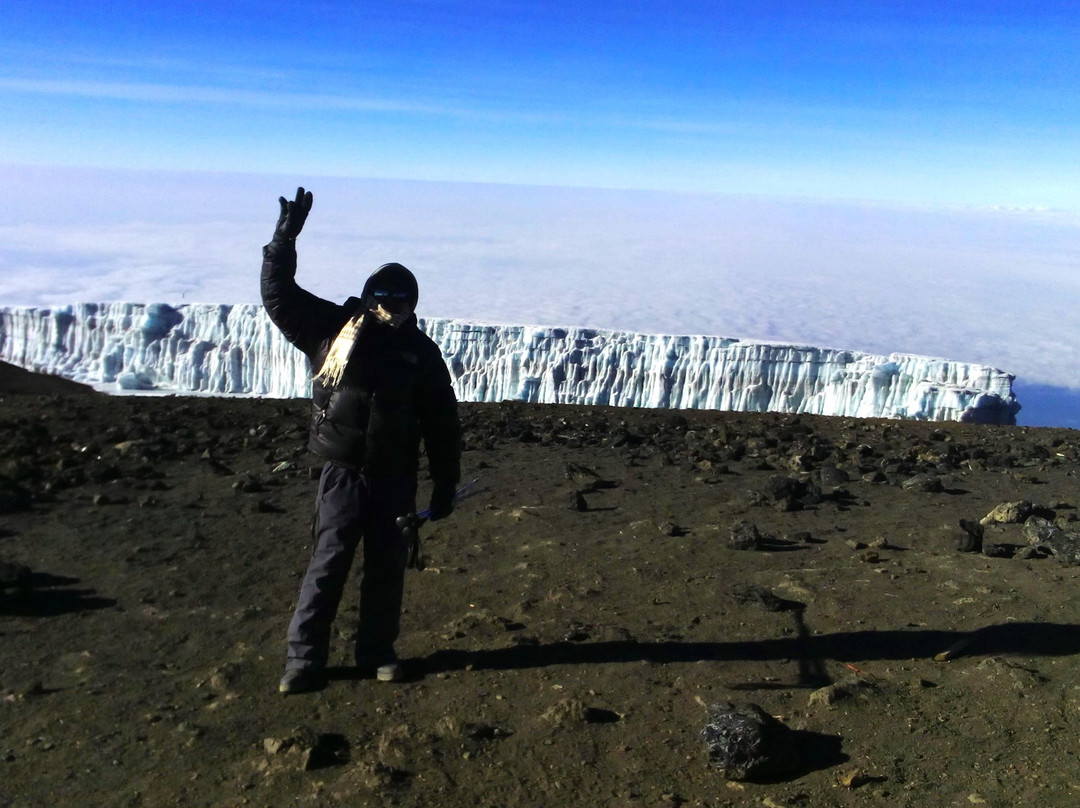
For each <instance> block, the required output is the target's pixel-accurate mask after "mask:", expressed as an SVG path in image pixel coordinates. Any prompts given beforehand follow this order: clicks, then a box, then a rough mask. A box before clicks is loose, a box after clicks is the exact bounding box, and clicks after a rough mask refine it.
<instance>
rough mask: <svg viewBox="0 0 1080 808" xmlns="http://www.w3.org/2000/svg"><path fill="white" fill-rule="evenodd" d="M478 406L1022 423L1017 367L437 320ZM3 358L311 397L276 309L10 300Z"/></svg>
mask: <svg viewBox="0 0 1080 808" xmlns="http://www.w3.org/2000/svg"><path fill="white" fill-rule="evenodd" d="M419 324H420V328H421V329H422V330H423V331H424V332H425V333H426V334H428V336H430V337H431V338H432V339H433V340H434V341H435V342H436V343H437V344H438V345H439V347H440V348H441V349H442V352H443V357H444V358H445V360H446V363H447V366H448V367H449V368H450V371H451V376H452V377H453V380H454V387H455V390H456V392H457V395H458V398H459V399H460V400H462V401H504V400H515V401H530V402H539V403H564V404H594V405H612V406H620V407H666V408H673V409H717V410H737V411H749V412H788V413H812V414H818V415H847V416H856V417H885V418H913V419H923V420H937V421H944V420H965V421H976V422H983V423H1010V424H1011V423H1015V418H1016V413H1017V412H1018V411H1019V409H1020V405H1019V404H1018V403H1017V402H1016V399H1015V396H1014V395H1013V392H1012V381H1013V377H1012V376H1011V375H1009V374H1008V373H1005V372H1004V371H1001V370H998V369H996V368H992V367H988V366H985V365H976V364H969V363H964V362H955V361H949V360H946V359H935V358H931V357H925V356H916V355H912V354H890V355H889V356H880V355H872V354H865V353H860V352H857V351H845V350H834V349H830V348H816V347H810V346H804V345H782V344H777V343H768V342H755V341H748V340H737V339H728V338H723V337H710V336H667V335H660V334H636V333H628V332H621V331H606V330H598V329H588V328H554V327H541V326H511V325H483V324H475V323H467V322H463V321H460V320H450V319H436V318H421V319H420V321H419ZM0 359H3V360H5V361H8V362H11V363H13V364H16V365H19V366H21V367H24V368H28V369H30V370H35V371H39V372H47V373H53V374H58V375H60V376H64V377H67V378H69V379H73V380H75V381H80V382H84V383H87V384H92V385H94V386H95V387H97V388H98V389H102V390H106V391H112V392H124V391H128V392H130V391H138V390H157V391H164V392H174V393H180V394H189V393H208V394H218V395H254V396H266V397H277V398H294V397H306V396H308V395H310V388H311V383H310V369H309V367H308V362H307V359H306V358H305V357H304V355H303V354H302V353H301V352H300V351H298V350H296V349H295V348H294V347H292V346H291V345H290V344H289V343H288V342H287V341H286V340H285V338H284V337H282V335H281V334H280V332H279V331H278V330H277V329H276V328H275V327H274V325H273V323H271V322H270V319H269V317H267V315H266V313H265V311H264V310H263V309H262V307H261V306H257V305H251V304H244V305H209V304H191V305H182V306H178V307H173V306H170V305H167V304H164V303H152V304H137V303H102V304H95V303H83V304H77V305H71V306H64V307H59V308H51V309H48V308H29V307H7V308H0Z"/></svg>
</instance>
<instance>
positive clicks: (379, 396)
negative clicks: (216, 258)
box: [261, 241, 461, 485]
mask: <svg viewBox="0 0 1080 808" xmlns="http://www.w3.org/2000/svg"><path fill="white" fill-rule="evenodd" d="M295 276H296V247H295V245H294V243H293V242H292V241H272V242H271V243H270V244H267V245H266V246H265V247H264V248H263V266H262V284H261V285H262V300H263V305H264V306H265V307H266V311H267V313H268V314H269V315H270V319H271V320H273V322H274V324H275V325H276V326H277V327H278V328H279V329H281V332H282V333H283V334H284V335H285V337H286V339H288V340H289V342H291V343H292V344H293V345H295V346H296V347H297V348H299V349H300V350H301V351H303V352H304V353H305V354H307V357H308V360H309V361H310V362H311V367H312V369H313V372H317V371H318V369H319V368H321V367H322V364H323V362H324V360H325V359H326V354H327V353H328V352H329V350H330V346H331V345H332V344H333V342H334V339H335V337H337V335H338V332H339V331H340V330H341V328H342V326H344V325H345V323H346V322H348V321H349V319H350V318H351V317H353V316H355V315H356V314H358V313H359V312H360V311H361V309H362V305H361V301H360V299H359V298H355V297H350V298H349V299H348V300H347V301H345V303H344V305H340V306H339V305H338V304H336V303H331V302H330V301H328V300H323V299H322V298H320V297H316V296H315V295H313V294H311V293H310V292H308V291H306V290H304V289H301V288H300V287H299V286H298V285H297V283H296V280H295ZM368 319H369V320H370V318H368ZM311 399H312V404H313V407H314V412H313V413H312V420H311V432H310V435H309V438H308V448H310V449H311V450H312V451H313V452H315V453H316V454H318V455H320V456H321V457H323V458H325V459H327V460H330V461H333V462H335V463H339V464H341V465H344V466H349V467H351V468H355V469H358V470H360V471H363V472H364V473H366V474H372V475H391V474H415V473H416V470H417V467H418V465H419V460H418V458H419V454H420V441H421V439H423V441H424V448H425V451H426V452H427V456H428V466H429V469H430V472H431V477H432V479H433V480H434V481H435V482H437V483H444V484H447V485H453V484H456V483H457V481H458V479H459V477H460V459H461V437H460V424H459V422H458V416H457V399H456V398H455V396H454V390H453V388H452V387H451V384H450V374H449V372H448V371H447V369H446V363H445V362H444V361H443V358H442V352H441V351H440V350H439V347H438V346H437V345H436V344H435V343H434V342H432V341H431V339H430V338H429V337H428V336H427V335H426V334H424V333H423V332H422V331H420V329H419V328H417V325H416V317H415V316H410V318H409V320H408V321H407V322H406V323H405V324H404V325H402V326H401V327H400V328H389V327H387V326H383V325H380V324H376V323H370V322H365V323H364V325H363V326H362V327H361V329H360V334H359V336H358V337H357V342H356V346H355V348H354V349H353V352H352V355H351V357H350V359H349V364H348V365H347V367H346V369H345V375H344V377H343V379H342V381H341V383H340V384H339V385H338V386H337V387H336V388H335V389H330V388H328V387H327V386H326V385H324V384H323V383H322V382H320V381H319V380H318V379H316V380H314V381H313V382H312V394H311Z"/></svg>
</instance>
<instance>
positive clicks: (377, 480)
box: [285, 463, 416, 670]
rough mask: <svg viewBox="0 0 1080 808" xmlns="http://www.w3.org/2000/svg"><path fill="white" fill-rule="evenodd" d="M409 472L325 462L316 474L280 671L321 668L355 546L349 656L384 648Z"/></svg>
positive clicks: (397, 578) (391, 625) (412, 495)
mask: <svg viewBox="0 0 1080 808" xmlns="http://www.w3.org/2000/svg"><path fill="white" fill-rule="evenodd" d="M415 507H416V478H415V477H414V476H394V477H368V476H366V475H364V474H361V473H360V472H358V471H353V470H352V469H348V468H345V467H343V466H338V465H336V464H334V463H327V464H326V465H325V466H324V467H323V471H322V477H321V479H320V480H319V495H318V500H317V508H318V510H317V514H316V521H315V530H314V533H315V550H314V552H313V553H312V555H311V562H310V563H309V564H308V569H307V574H306V575H305V576H304V583H303V585H302V586H301V587H300V598H299V601H298V602H297V604H296V612H295V613H294V614H293V618H292V622H291V623H290V624H289V656H288V660H287V661H286V663H285V668H286V669H287V670H291V669H295V668H311V667H324V666H325V665H326V662H327V657H328V655H329V652H330V629H331V626H332V625H333V622H334V617H335V616H336V615H337V610H338V604H339V603H340V602H341V596H342V593H343V592H344V590H345V581H346V580H347V578H348V576H349V568H350V567H351V566H352V563H353V557H354V556H355V555H356V550H357V547H358V546H360V545H362V546H363V565H364V567H363V577H362V578H361V580H360V624H359V631H358V633H357V637H356V655H357V657H358V658H360V657H364V656H379V655H383V654H386V653H388V652H391V651H392V650H393V647H394V641H395V640H397V637H398V632H399V630H400V624H401V599H402V595H403V593H404V589H405V566H406V564H407V563H408V557H409V546H408V542H407V541H406V540H405V538H404V537H403V536H402V535H401V532H400V531H399V530H398V529H397V525H396V524H395V523H394V522H395V520H396V519H397V517H399V516H403V515H405V514H407V513H410V512H412V511H413V510H415Z"/></svg>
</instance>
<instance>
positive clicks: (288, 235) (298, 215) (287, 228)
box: [273, 188, 312, 241]
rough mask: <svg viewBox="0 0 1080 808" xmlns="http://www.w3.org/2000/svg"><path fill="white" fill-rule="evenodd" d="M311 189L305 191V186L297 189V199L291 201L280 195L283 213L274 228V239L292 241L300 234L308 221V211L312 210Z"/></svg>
mask: <svg viewBox="0 0 1080 808" xmlns="http://www.w3.org/2000/svg"><path fill="white" fill-rule="evenodd" d="M311 201H312V197H311V191H308V192H307V193H305V192H304V189H303V188H297V189H296V199H295V201H293V202H289V201H288V200H287V199H285V197H283V196H279V197H278V202H279V203H280V204H281V215H280V216H279V217H278V220H277V227H276V228H275V229H274V239H273V240H274V241H290V240H292V239H294V238H296V237H297V236H298V235H300V231H301V230H303V229H304V222H305V221H307V215H308V212H309V211H310V210H311Z"/></svg>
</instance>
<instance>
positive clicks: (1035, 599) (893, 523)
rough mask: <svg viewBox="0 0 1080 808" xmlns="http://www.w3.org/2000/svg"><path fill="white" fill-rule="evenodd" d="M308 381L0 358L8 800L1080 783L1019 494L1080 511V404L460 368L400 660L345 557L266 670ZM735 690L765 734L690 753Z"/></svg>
mask: <svg viewBox="0 0 1080 808" xmlns="http://www.w3.org/2000/svg"><path fill="white" fill-rule="evenodd" d="M307 406H308V404H307V402H304V401H272V400H235V399H234V400H224V399H209V398H172V397H162V398H152V397H138V398H112V397H106V396H103V395H99V394H96V393H92V392H88V391H86V390H85V389H79V388H77V387H76V386H74V385H71V384H69V383H63V382H61V381H59V380H56V379H49V378H42V377H34V376H31V375H29V374H25V373H22V372H20V371H17V370H16V369H13V368H10V367H4V368H0V584H2V589H0V806H3V807H4V808H8V807H9V806H10V808H15V806H20V807H21V806H39V805H42V804H53V805H64V806H67V805H71V806H166V805H168V806H172V805H182V806H234V805H255V806H286V805H320V806H321V805H349V806H362V805H371V806H382V805H400V806H433V805H438V806H447V807H453V806H462V808H464V807H465V806H469V808H472V807H473V806H548V805H555V804H560V805H562V804H571V805H586V806H593V805H596V806H680V805H689V806H768V807H769V808H776V806H874V805H881V806H971V805H986V806H1072V805H1076V804H1078V801H1080V763H1078V760H1077V744H1076V739H1077V736H1078V731H1080V675H1078V674H1080V619H1078V618H1080V600H1078V598H1077V585H1078V578H1080V566H1075V565H1072V564H1070V563H1068V562H1067V561H1065V560H1063V559H1064V556H1065V553H1063V552H1061V553H1059V554H1057V555H1055V554H1054V553H1048V552H1047V551H1046V550H1045V549H1043V550H1040V549H1039V548H1038V546H1033V545H1032V543H1031V541H1029V539H1028V538H1027V536H1028V533H1026V532H1025V530H1026V529H1025V526H1024V525H1023V524H1021V523H1020V522H1019V521H1017V520H1018V519H1023V518H1025V517H1026V516H1028V512H1029V511H1030V512H1031V513H1033V514H1034V516H1036V517H1042V518H1045V519H1047V520H1050V521H1051V522H1056V524H1057V525H1059V526H1061V527H1062V528H1063V529H1064V531H1065V533H1063V534H1062V535H1071V534H1070V533H1069V531H1071V530H1073V529H1076V528H1080V523H1078V524H1074V522H1075V521H1076V520H1077V513H1078V512H1077V510H1076V507H1075V506H1076V505H1077V504H1078V502H1080V495H1078V492H1077V490H1076V487H1077V476H1076V472H1077V468H1078V463H1080V433H1078V432H1074V431H1071V430H1063V429H1062V430H1056V429H1035V428H1023V427H986V426H972V425H961V424H951V423H950V424H929V423H911V422H895V421H861V420H856V419H850V418H822V417H809V416H783V415H752V414H734V413H719V412H678V413H675V412H669V411H646V410H616V409H607V408H588V407H562V406H529V405H522V404H510V403H506V404H492V405H462V407H461V417H462V422H463V427H464V440H465V452H464V454H463V469H464V475H465V479H466V480H471V479H474V478H475V479H477V480H478V482H477V483H476V486H475V487H476V489H480V493H478V494H477V495H476V496H473V497H472V498H470V499H467V500H465V501H464V502H462V503H461V504H460V505H459V506H458V509H457V510H456V511H455V513H454V514H453V516H452V517H450V518H449V519H448V520H446V521H444V522H440V523H438V524H437V525H429V526H426V527H425V528H424V531H423V550H424V554H425V557H426V562H427V567H426V569H425V570H423V571H410V572H409V573H408V578H407V583H406V587H407V591H406V604H405V614H404V617H403V633H402V636H401V639H400V641H399V643H398V651H399V653H400V654H401V656H402V657H403V659H404V660H405V665H406V681H404V682H401V683H396V684H386V683H380V682H376V681H374V680H373V679H370V678H364V677H361V676H358V675H357V674H356V673H355V672H354V671H353V670H352V669H351V668H350V667H349V666H348V660H349V659H350V658H351V652H350V651H351V649H350V647H349V637H350V635H351V634H352V632H353V630H354V623H355V602H356V589H357V587H356V583H357V581H358V580H359V575H360V570H359V569H356V570H354V575H353V580H352V581H351V582H350V589H349V592H348V594H347V596H346V598H347V604H346V606H344V607H343V610H342V613H341V614H340V615H339V618H338V621H337V630H336V636H335V644H334V648H333V651H332V663H333V665H334V666H335V667H333V668H332V670H331V673H332V681H331V682H330V685H329V687H328V688H327V689H326V690H324V691H322V692H319V693H315V694H308V695H302V696H290V697H284V696H282V695H280V694H279V693H278V692H277V682H278V679H279V677H280V675H281V673H282V667H283V662H284V652H285V645H284V635H285V629H286V626H287V624H288V621H289V617H290V614H291V611H292V608H293V604H294V598H295V596H296V593H297V591H298V588H299V583H300V579H301V576H302V574H303V570H304V568H305V565H306V561H307V557H308V555H309V553H310V522H311V517H312V508H313V501H314V495H315V488H316V485H317V483H316V480H315V479H314V475H316V474H317V466H318V463H317V461H316V460H315V458H313V457H312V456H311V455H308V454H307V453H306V452H305V451H304V448H303V447H304V437H305V436H304V433H305V429H306V416H307ZM422 477H423V475H422ZM427 488H428V484H426V483H425V482H424V481H423V479H422V484H421V497H420V500H421V504H423V503H425V502H426V493H427ZM1019 501H1027V502H1028V503H1031V507H1030V508H1028V507H1026V506H1020V508H1019V510H1020V511H1021V512H1020V513H1019V514H1016V513H1012V514H1002V515H1001V518H1004V519H1007V520H1010V521H1007V522H1004V523H997V522H994V523H993V524H990V525H988V526H987V527H986V528H985V532H984V534H983V536H982V538H981V541H982V546H983V548H984V550H983V551H982V552H979V551H974V552H961V551H959V550H958V546H959V545H965V544H966V545H971V544H973V543H974V544H976V545H977V544H978V540H977V539H976V534H977V533H978V529H977V528H976V527H975V526H974V524H969V525H968V529H967V530H965V529H963V528H961V527H960V520H962V519H963V520H968V521H969V522H970V523H978V522H979V520H981V519H983V517H986V516H987V515H988V514H989V513H990V512H991V511H992V510H993V509H994V508H995V507H996V506H998V505H1000V504H1002V503H1005V502H1014V503H1015V502H1019ZM1027 530H1028V531H1029V532H1030V524H1029V526H1028V528H1027ZM739 546H745V547H747V548H748V549H737V547H739ZM729 702H730V703H733V704H746V703H752V704H756V705H758V706H760V707H761V708H762V709H763V710H764V711H765V712H766V713H768V714H770V715H772V716H775V717H776V718H778V719H779V721H780V722H781V723H782V724H783V725H784V726H786V727H787V728H788V729H789V730H790V732H789V733H787V735H788V737H787V738H786V743H787V744H788V747H787V748H788V751H787V752H785V753H784V754H783V755H782V756H781V757H782V758H783V759H782V760H779V761H777V762H778V763H779V764H781V768H780V770H778V771H774V772H772V773H770V774H768V775H767V776H755V775H753V774H751V776H750V778H749V779H741V780H740V779H729V777H728V776H726V773H725V771H723V770H722V769H720V768H717V767H716V766H711V765H709V759H710V758H709V748H708V746H707V744H706V742H705V740H704V739H703V736H702V730H703V728H704V727H705V725H706V724H707V723H708V722H709V717H708V716H709V713H708V708H709V707H710V706H713V705H724V704H726V703H729ZM784 764H786V768H785V766H784ZM727 774H730V772H728V773H727Z"/></svg>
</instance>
